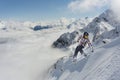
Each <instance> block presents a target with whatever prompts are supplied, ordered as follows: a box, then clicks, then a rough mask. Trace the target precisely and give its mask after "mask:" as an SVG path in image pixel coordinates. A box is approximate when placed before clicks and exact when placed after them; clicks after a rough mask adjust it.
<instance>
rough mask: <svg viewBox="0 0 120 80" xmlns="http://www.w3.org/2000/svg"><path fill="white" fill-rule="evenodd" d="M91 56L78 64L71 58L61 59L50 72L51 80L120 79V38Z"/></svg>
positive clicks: (97, 49) (82, 59) (81, 59)
mask: <svg viewBox="0 0 120 80" xmlns="http://www.w3.org/2000/svg"><path fill="white" fill-rule="evenodd" d="M89 54H90V55H89V56H88V57H87V58H82V57H80V58H78V60H79V59H80V60H79V61H77V62H76V63H73V62H72V58H71V57H63V58H61V59H60V60H58V61H57V63H56V64H55V65H54V66H53V67H52V69H51V70H50V75H49V76H48V78H49V80H96V79H97V80H119V79H120V77H119V73H120V37H118V38H117V39H114V40H113V41H112V42H110V43H108V44H106V45H104V46H102V47H101V48H96V49H95V52H94V53H89ZM80 56H81V55H80Z"/></svg>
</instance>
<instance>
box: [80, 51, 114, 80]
mask: <svg viewBox="0 0 120 80" xmlns="http://www.w3.org/2000/svg"><path fill="white" fill-rule="evenodd" d="M112 55H113V54H112V53H111V55H110V56H108V57H107V58H106V59H105V60H103V61H102V62H101V63H99V64H98V65H97V66H96V67H95V68H93V69H92V70H90V71H89V72H88V73H87V75H86V76H84V78H83V79H82V80H85V79H86V78H87V76H88V75H90V74H91V73H92V72H94V71H95V70H96V69H97V68H99V67H100V66H103V65H102V64H105V63H107V62H108V61H109V60H110V59H111V58H112V57H113V56H112ZM106 65H107V64H106Z"/></svg>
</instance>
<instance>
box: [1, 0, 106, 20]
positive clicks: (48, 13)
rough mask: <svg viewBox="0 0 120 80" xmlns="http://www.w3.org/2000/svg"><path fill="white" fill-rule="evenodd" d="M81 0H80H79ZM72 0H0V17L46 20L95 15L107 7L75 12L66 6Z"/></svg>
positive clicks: (5, 18)
mask: <svg viewBox="0 0 120 80" xmlns="http://www.w3.org/2000/svg"><path fill="white" fill-rule="evenodd" d="M80 1H81V0H80ZM71 2H74V1H73V0H0V19H4V20H8V19H13V20H29V21H39V20H43V21H47V20H56V19H60V18H61V17H66V18H81V17H86V16H90V17H91V16H96V15H98V14H99V13H101V12H103V11H104V10H105V9H106V8H107V7H102V8H100V9H99V10H97V11H96V10H94V11H93V12H89V13H88V12H84V13H81V12H75V11H74V10H73V11H72V10H71V9H70V8H68V5H69V4H70V3H71Z"/></svg>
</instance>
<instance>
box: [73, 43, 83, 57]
mask: <svg viewBox="0 0 120 80" xmlns="http://www.w3.org/2000/svg"><path fill="white" fill-rule="evenodd" d="M83 48H84V46H82V45H78V46H77V47H76V49H75V53H74V56H73V57H76V56H77V55H78V52H79V51H80V53H81V54H83V50H82V49H83Z"/></svg>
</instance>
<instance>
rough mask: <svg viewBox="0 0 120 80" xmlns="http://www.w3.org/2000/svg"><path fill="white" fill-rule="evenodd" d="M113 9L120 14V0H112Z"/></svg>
mask: <svg viewBox="0 0 120 80" xmlns="http://www.w3.org/2000/svg"><path fill="white" fill-rule="evenodd" d="M110 5H111V9H112V10H113V11H114V12H115V13H116V14H117V15H120V0H111V4H110Z"/></svg>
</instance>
